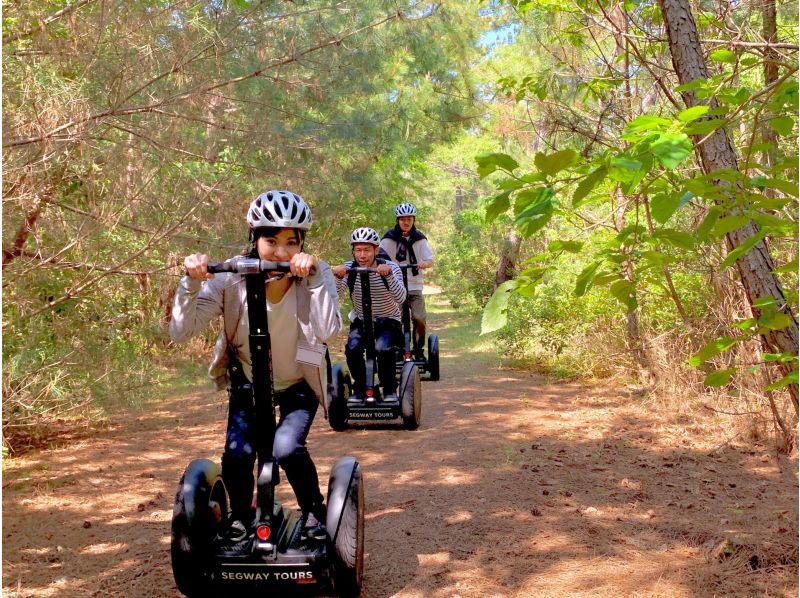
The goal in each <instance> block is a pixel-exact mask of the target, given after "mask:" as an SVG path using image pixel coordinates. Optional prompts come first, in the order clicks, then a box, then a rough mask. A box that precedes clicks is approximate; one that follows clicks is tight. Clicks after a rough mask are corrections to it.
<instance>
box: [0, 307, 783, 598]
mask: <svg viewBox="0 0 800 598" xmlns="http://www.w3.org/2000/svg"><path fill="white" fill-rule="evenodd" d="M430 327H431V329H432V330H435V331H438V332H439V334H440V337H441V352H442V380H441V381H440V382H437V383H433V382H426V383H424V385H423V389H424V395H423V396H424V399H423V401H424V402H423V421H422V426H421V428H420V429H419V430H418V431H415V432H408V431H404V430H402V429H386V428H383V429H350V430H347V431H345V432H341V433H336V432H333V431H332V430H331V429H330V428H329V427H328V425H327V422H326V421H325V420H324V419H323V418H322V417H321V416H319V417H318V418H317V421H316V422H315V424H314V429H313V430H312V432H311V435H310V439H309V445H310V450H311V454H312V456H313V457H314V459H315V461H316V463H317V467H318V468H319V470H320V478H321V479H322V481H323V486H324V485H326V484H327V472H328V470H329V468H330V466H331V465H332V464H333V462H334V461H335V460H336V459H338V458H339V457H341V456H343V455H345V454H353V455H355V456H357V457H358V459H359V460H360V461H361V463H362V467H363V471H364V476H365V481H366V497H367V521H366V553H367V556H366V559H367V560H366V568H365V581H364V592H363V596H366V597H385V596H406V597H412V596H433V597H445V596H447V597H450V596H462V597H466V596H474V597H484V596H564V595H572V596H576V595H578V596H580V595H586V596H621V595H622V596H707V595H709V596H710V595H731V594H734V595H770V596H796V595H797V590H798V587H797V573H798V571H797V522H798V513H797V461H796V460H788V459H785V458H782V457H780V458H779V457H776V456H774V455H771V454H768V452H767V449H766V448H764V447H761V446H752V445H737V444H734V443H725V438H724V437H721V438H720V437H712V436H711V435H710V434H709V433H708V430H709V427H708V426H706V425H704V422H702V421H693V420H691V418H688V417H686V416H683V417H678V416H670V415H668V414H664V413H663V412H658V411H656V410H652V409H650V408H649V407H648V405H647V404H645V403H642V402H641V400H639V399H636V398H634V397H630V396H628V394H626V393H625V392H617V391H611V390H609V388H607V387H595V388H589V387H584V386H581V385H579V384H560V385H557V384H549V383H547V382H546V381H545V380H544V379H543V378H541V377H540V376H537V375H534V374H531V373H528V372H521V371H512V370H502V369H500V367H499V364H498V361H497V359H496V358H495V357H494V356H493V355H491V354H488V353H485V352H481V350H480V349H479V348H476V346H475V345H473V346H472V348H471V349H465V348H459V347H458V346H457V345H458V344H459V342H460V341H461V340H463V339H465V338H469V337H470V336H472V335H474V334H476V333H477V324H476V322H475V320H474V319H473V318H470V317H468V316H465V315H461V314H458V313H456V312H453V311H448V310H447V309H446V308H444V307H442V306H439V309H438V310H436V313H433V314H432V315H431V322H430ZM199 377H200V373H198V378H199ZM225 413H226V405H225V397H224V395H223V394H222V393H215V392H211V391H197V390H196V389H195V390H192V391H186V392H180V393H177V394H175V395H173V396H169V397H166V398H164V399H163V400H161V401H160V402H158V404H157V405H155V406H152V407H148V408H146V409H145V410H144V412H134V413H127V414H121V415H118V416H115V418H114V419H113V421H112V425H111V426H110V427H108V428H107V429H105V430H103V431H99V432H97V433H96V434H93V435H91V436H90V437H89V438H85V439H81V440H74V441H71V442H69V443H68V444H67V445H66V446H62V447H60V448H56V449H53V450H49V451H38V452H33V453H29V454H27V455H24V456H22V457H18V458H14V459H6V461H5V463H4V476H3V589H4V594H5V595H6V596H14V597H23V596H26V597H27V596H35V597H43V596H70V597H71V596H107V595H125V596H148V597H149V596H179V595H180V594H179V593H178V591H177V589H176V588H175V585H174V583H173V579H172V572H171V567H170V560H169V526H170V518H171V509H172V499H173V496H174V492H175V484H176V483H177V480H178V478H179V477H180V475H181V472H182V470H183V468H184V467H185V466H186V464H188V462H189V461H190V460H191V459H192V458H195V457H201V456H205V457H209V458H214V459H216V458H218V457H219V452H218V451H219V450H220V448H221V445H222V441H223V438H224V421H225ZM324 491H325V488H323V493H324ZM279 496H280V497H281V498H282V499H283V500H286V501H293V497H292V496H291V491H290V490H289V489H288V486H287V485H286V484H285V483H284V484H282V485H281V487H280V488H279ZM726 542H727V544H726Z"/></svg>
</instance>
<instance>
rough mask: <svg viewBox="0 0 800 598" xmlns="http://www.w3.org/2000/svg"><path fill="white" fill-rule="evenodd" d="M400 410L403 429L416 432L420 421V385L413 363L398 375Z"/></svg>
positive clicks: (407, 364) (417, 369) (417, 372)
mask: <svg viewBox="0 0 800 598" xmlns="http://www.w3.org/2000/svg"><path fill="white" fill-rule="evenodd" d="M400 408H401V409H402V414H403V427H404V428H405V429H406V430H416V429H417V428H419V422H420V420H421V419H422V384H421V382H420V377H419V368H418V367H417V364H415V363H414V362H413V361H409V362H407V363H406V364H405V365H404V366H403V372H402V374H401V375H400Z"/></svg>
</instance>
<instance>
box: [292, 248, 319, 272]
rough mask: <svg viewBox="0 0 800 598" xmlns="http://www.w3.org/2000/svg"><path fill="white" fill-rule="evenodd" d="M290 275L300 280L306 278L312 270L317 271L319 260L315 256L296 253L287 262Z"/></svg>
mask: <svg viewBox="0 0 800 598" xmlns="http://www.w3.org/2000/svg"><path fill="white" fill-rule="evenodd" d="M289 267H290V268H291V271H292V275H294V276H298V277H300V278H306V277H307V276H308V275H309V274H311V273H312V272H313V271H314V270H318V269H319V260H318V259H317V257H316V256H313V255H310V254H308V253H296V254H294V255H293V256H292V259H291V260H290V261H289Z"/></svg>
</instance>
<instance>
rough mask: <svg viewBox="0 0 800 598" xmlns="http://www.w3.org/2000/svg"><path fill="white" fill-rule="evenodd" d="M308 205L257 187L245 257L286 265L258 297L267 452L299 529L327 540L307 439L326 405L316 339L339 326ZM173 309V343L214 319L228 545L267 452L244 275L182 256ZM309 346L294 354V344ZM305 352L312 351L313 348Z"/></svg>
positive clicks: (241, 530)
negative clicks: (218, 323) (269, 427)
mask: <svg viewBox="0 0 800 598" xmlns="http://www.w3.org/2000/svg"><path fill="white" fill-rule="evenodd" d="M311 223H312V217H311V210H310V209H309V207H308V205H307V204H306V203H305V201H303V198H301V197H300V196H299V195H296V194H294V193H292V192H290V191H269V192H267V193H262V194H261V195H259V196H258V197H257V198H256V199H255V200H253V202H252V203H251V204H250V207H249V209H248V211H247V224H248V227H249V239H250V248H249V250H248V252H247V256H248V257H251V258H260V259H262V260H271V261H278V262H289V264H290V267H291V274H289V275H284V274H282V273H277V272H275V273H272V274H270V279H269V281H268V283H267V285H266V290H265V293H264V295H265V301H266V304H267V318H268V324H269V330H270V337H271V343H272V373H273V391H274V394H273V400H274V403H275V405H276V406H277V407H278V408H279V409H280V420H279V421H278V426H277V429H276V431H275V440H274V443H273V447H272V452H273V455H274V457H275V459H276V460H277V462H278V464H279V465H280V466H281V467H282V468H283V470H284V471H285V472H286V478H287V479H288V481H289V484H290V485H291V487H292V489H293V490H294V493H295V496H296V497H297V503H298V506H299V507H300V510H301V511H302V516H303V518H304V520H303V535H304V536H306V537H308V538H313V539H315V540H319V541H322V540H324V539H325V538H326V530H325V525H324V522H325V520H326V518H327V515H326V507H325V505H324V504H323V496H322V493H321V492H320V488H319V477H318V475H317V469H316V467H315V465H314V462H313V461H312V460H311V456H310V455H309V452H308V449H307V448H306V438H307V436H308V432H309V430H310V429H311V423H312V422H313V421H314V415H315V414H316V412H317V408H318V407H319V405H320V404H322V405H323V409H324V408H325V405H326V394H325V393H326V391H327V372H326V367H325V362H324V359H321V360H319V361H318V362H314V360H313V359H312V360H310V359H309V358H308V357H307V354H308V353H313V354H314V355H317V354H319V355H323V354H324V350H325V343H326V342H327V341H328V339H330V338H331V337H333V336H335V335H336V334H338V333H339V331H340V330H341V329H342V318H341V314H340V312H339V303H338V296H337V291H336V283H335V279H334V277H333V274H332V273H331V270H330V267H329V266H328V264H326V263H325V262H324V261H322V260H320V259H318V258H317V257H316V256H314V255H309V254H307V253H305V252H304V250H303V249H304V247H303V246H304V242H305V238H306V233H307V232H308V230H309V229H310V228H311ZM184 267H185V268H186V275H185V276H184V277H183V278H182V279H181V281H180V284H179V285H178V290H177V292H176V294H175V301H174V304H173V307H172V319H171V320H170V323H169V332H170V336H171V337H172V340H173V341H174V342H176V343H181V342H185V341H187V340H189V339H190V338H191V337H192V336H194V335H196V334H199V333H200V332H202V331H203V330H205V329H206V328H207V327H208V325H209V324H210V323H211V321H212V320H214V319H216V318H218V317H219V316H223V327H222V330H221V332H220V334H219V337H218V340H217V343H216V346H215V347H214V355H213V361H212V364H211V367H210V368H209V375H210V376H211V377H212V378H214V379H215V380H216V381H217V385H218V386H219V387H226V386H227V388H228V398H229V406H228V427H227V432H226V435H225V449H224V452H223V455H222V478H223V480H224V482H225V486H226V488H227V490H228V495H229V499H230V508H231V525H230V526H229V528H228V529H227V530H226V531H225V540H226V541H227V542H228V543H229V544H230V545H231V546H237V545H238V544H239V543H242V542H244V541H245V540H246V538H247V537H248V532H249V529H248V528H249V527H251V526H252V524H253V513H252V510H251V503H252V499H253V487H254V476H253V465H254V463H255V460H256V457H257V456H259V454H260V453H261V452H262V451H266V450H267V449H265V448H263V447H260V446H259V438H258V436H257V430H256V421H255V419H256V414H255V405H254V402H253V401H254V399H253V386H252V377H253V373H252V366H251V354H250V344H249V336H248V335H249V333H250V330H249V328H250V325H249V317H248V312H247V289H246V284H245V277H244V276H243V275H240V274H231V273H225V274H217V275H214V274H209V273H208V271H207V267H208V256H206V255H205V254H201V253H196V254H193V255H189V256H187V257H186V259H185V260H184ZM304 348H305V349H308V350H305V351H301V349H304ZM312 349H313V351H312Z"/></svg>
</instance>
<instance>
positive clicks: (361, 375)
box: [344, 318, 403, 396]
mask: <svg viewBox="0 0 800 598" xmlns="http://www.w3.org/2000/svg"><path fill="white" fill-rule="evenodd" d="M374 329H375V352H376V353H377V361H378V376H379V377H380V379H381V386H382V387H383V394H384V396H385V395H387V394H389V393H393V392H396V391H397V378H396V376H395V355H396V353H395V352H396V350H397V347H400V346H402V344H403V328H402V324H400V322H398V321H397V320H393V319H391V318H378V319H377V320H375V325H374ZM364 349H365V346H364V323H363V322H362V321H361V319H360V318H357V319H355V320H354V321H353V323H352V324H350V335H349V336H348V337H347V346H346V347H345V349H344V354H345V356H346V357H347V367H349V368H350V374H351V375H352V376H353V390H354V391H355V392H357V393H359V394H362V393H363V392H364V387H365V386H366V378H367V365H366V360H365V359H364Z"/></svg>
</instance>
